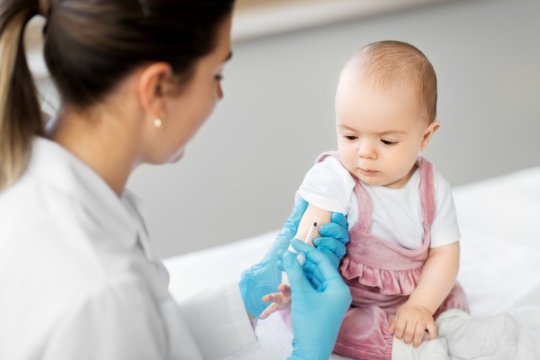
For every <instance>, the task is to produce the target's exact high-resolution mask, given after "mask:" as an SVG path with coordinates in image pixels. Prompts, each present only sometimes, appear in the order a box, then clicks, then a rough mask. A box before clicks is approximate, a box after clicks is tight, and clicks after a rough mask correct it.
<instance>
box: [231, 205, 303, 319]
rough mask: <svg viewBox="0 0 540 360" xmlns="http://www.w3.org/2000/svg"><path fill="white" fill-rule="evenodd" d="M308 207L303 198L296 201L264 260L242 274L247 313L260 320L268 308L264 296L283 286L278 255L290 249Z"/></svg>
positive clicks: (243, 296)
mask: <svg viewBox="0 0 540 360" xmlns="http://www.w3.org/2000/svg"><path fill="white" fill-rule="evenodd" d="M307 205H308V203H307V202H306V201H304V200H303V199H301V198H299V199H298V201H296V204H295V206H294V210H293V212H292V214H291V216H290V217H289V219H288V220H287V221H286V222H285V225H284V226H283V228H282V229H281V231H280V232H279V234H278V236H277V237H276V239H275V240H274V242H273V243H272V246H271V247H270V249H269V250H268V251H267V253H266V254H265V255H264V257H263V258H262V260H261V261H260V262H259V263H257V264H255V265H253V266H251V267H250V268H248V269H246V270H244V272H243V273H242V276H241V279H240V283H239V284H238V286H239V287H240V293H241V294H242V299H243V300H244V306H245V307H246V310H247V312H248V313H249V314H250V315H252V316H254V317H257V318H258V317H259V316H260V315H261V313H262V312H263V311H264V309H266V307H267V306H268V303H266V302H264V301H263V300H262V298H263V296H264V295H267V294H271V293H274V292H276V291H277V287H278V285H279V284H281V270H280V269H279V266H278V261H279V259H278V253H282V252H284V251H286V250H287V248H288V247H289V244H290V243H291V240H292V238H293V237H294V235H296V231H297V230H298V224H299V223H300V219H302V216H303V215H304V212H305V211H306V208H307Z"/></svg>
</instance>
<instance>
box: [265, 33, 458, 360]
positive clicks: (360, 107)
mask: <svg viewBox="0 0 540 360" xmlns="http://www.w3.org/2000/svg"><path fill="white" fill-rule="evenodd" d="M436 104H437V78H436V76H435V72H434V70H433V67H432V65H431V63H430V62H429V60H428V59H427V58H426V56H425V55H424V54H423V53H422V52H420V51H419V50H418V49H416V48H415V47H414V46H411V45H409V44H406V43H402V42H397V41H382V42H377V43H373V44H370V45H367V46H366V47H364V48H363V49H361V50H360V51H359V52H358V53H357V54H355V55H354V56H353V57H352V58H351V59H350V60H349V61H348V63H347V64H346V65H345V67H344V69H343V70H342V73H341V76H340V79H339V83H338V87H337V92H336V99H335V108H336V129H337V135H338V150H337V152H333V153H326V154H323V155H322V156H320V157H319V158H318V160H317V162H316V164H315V165H314V166H313V167H312V168H311V169H310V170H309V171H308V173H307V174H306V176H305V178H304V182H303V183H302V185H301V186H300V188H299V190H298V192H297V196H300V197H302V198H303V199H305V200H306V201H307V202H308V203H309V206H308V208H307V210H306V212H305V214H304V216H303V218H302V221H301V222H300V226H299V231H298V234H297V236H296V237H297V238H300V239H304V238H305V236H306V234H307V233H308V232H309V230H310V228H311V227H312V225H313V219H318V221H317V225H321V224H324V223H326V222H329V221H330V216H331V214H332V212H342V213H345V214H347V216H348V221H349V233H350V243H349V244H348V245H347V254H346V255H345V257H344V258H343V260H342V263H341V265H340V272H341V274H342V276H343V278H344V280H345V282H346V283H347V284H348V285H349V287H350V289H351V294H352V296H353V304H352V306H351V308H350V309H349V311H348V312H347V314H346V315H345V318H344V320H343V325H342V327H341V330H340V334H339V336H338V339H337V342H336V346H335V349H334V351H335V352H336V353H338V354H342V355H345V356H349V357H353V358H358V359H370V360H374V359H390V358H391V354H392V348H393V341H394V336H395V337H396V338H398V339H401V340H402V342H403V343H405V344H410V343H412V344H414V346H418V345H420V344H421V343H422V341H423V340H424V335H425V332H426V331H427V333H428V334H429V336H426V338H427V337H429V338H430V339H434V338H436V336H437V327H436V325H435V320H434V319H435V318H436V317H437V316H438V315H439V314H440V313H441V312H443V311H445V310H448V309H460V310H463V311H468V305H467V300H466V298H465V294H464V292H463V290H462V289H461V287H460V286H459V285H458V284H456V276H457V273H458V267H459V239H460V233H459V229H458V225H457V221H456V214H455V209H454V203H453V199H452V192H451V188H450V186H449V184H448V183H447V182H446V181H445V179H444V178H443V177H442V176H441V175H440V174H439V173H438V172H437V171H436V170H435V169H434V168H433V166H432V165H431V163H429V162H428V161H427V160H425V159H424V158H422V157H420V156H419V153H420V152H421V151H422V150H424V149H426V147H427V146H428V144H429V142H430V140H431V138H432V136H433V134H434V133H435V132H436V131H437V129H438V128H439V125H440V124H439V121H437V120H435V115H436ZM279 290H280V291H281V293H276V294H269V295H267V296H266V297H265V298H264V300H265V301H268V302H273V304H272V305H271V306H270V307H269V308H268V309H267V311H265V313H263V314H262V316H261V318H264V317H267V316H268V315H269V314H270V313H271V312H273V311H275V310H276V309H283V308H285V307H286V306H287V305H288V303H289V301H290V289H289V288H288V287H287V286H286V285H281V286H280V288H279Z"/></svg>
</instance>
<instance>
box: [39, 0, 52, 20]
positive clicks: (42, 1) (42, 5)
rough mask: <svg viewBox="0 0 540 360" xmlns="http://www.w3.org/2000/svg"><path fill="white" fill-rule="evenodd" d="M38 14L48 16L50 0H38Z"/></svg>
mask: <svg viewBox="0 0 540 360" xmlns="http://www.w3.org/2000/svg"><path fill="white" fill-rule="evenodd" d="M38 2H39V14H40V15H41V16H43V17H45V18H48V17H49V14H50V12H51V0H38Z"/></svg>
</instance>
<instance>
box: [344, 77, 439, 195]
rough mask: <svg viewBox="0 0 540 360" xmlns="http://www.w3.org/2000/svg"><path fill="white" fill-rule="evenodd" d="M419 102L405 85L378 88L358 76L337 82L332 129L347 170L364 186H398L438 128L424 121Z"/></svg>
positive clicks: (433, 123)
mask: <svg viewBox="0 0 540 360" xmlns="http://www.w3.org/2000/svg"><path fill="white" fill-rule="evenodd" d="M419 104H420V103H419V101H418V98H417V95H416V92H415V91H414V88H413V87H412V86H410V84H409V85H408V84H396V85H392V86H389V87H387V88H383V87H380V86H377V85H374V84H372V83H370V82H368V81H363V80H362V79H358V78H356V79H355V81H352V80H350V81H347V80H344V81H341V83H340V84H339V87H338V92H337V95H336V127H337V136H338V152H339V155H340V158H341V161H342V162H343V164H344V165H345V167H346V168H347V170H349V172H351V173H352V174H353V175H355V176H356V177H357V178H358V179H359V180H361V181H362V182H364V183H365V184H368V185H380V186H386V187H390V188H401V187H403V186H404V185H405V184H406V183H407V181H408V180H409V177H410V176H411V175H412V173H413V171H414V165H415V162H416V159H417V157H418V154H419V152H420V151H421V150H423V149H424V148H425V147H426V146H427V144H428V143H429V140H430V138H431V135H432V134H433V132H434V131H435V130H437V128H438V126H439V124H438V122H437V121H434V122H432V123H431V124H429V125H428V124H427V121H426V120H425V119H424V118H423V117H422V114H423V112H422V108H421V107H420V106H419Z"/></svg>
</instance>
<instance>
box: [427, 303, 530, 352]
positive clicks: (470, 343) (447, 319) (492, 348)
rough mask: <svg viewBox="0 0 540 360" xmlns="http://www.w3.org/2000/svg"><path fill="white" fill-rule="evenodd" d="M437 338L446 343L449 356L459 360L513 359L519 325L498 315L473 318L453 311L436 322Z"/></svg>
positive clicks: (506, 315) (510, 317)
mask: <svg viewBox="0 0 540 360" xmlns="http://www.w3.org/2000/svg"><path fill="white" fill-rule="evenodd" d="M435 323H436V325H437V334H438V336H439V337H443V338H445V339H446V341H447V344H448V352H449V354H450V355H451V356H453V357H457V358H460V359H483V358H486V359H514V356H515V354H516V351H517V343H518V331H519V328H518V324H517V322H516V321H515V319H514V318H513V317H512V316H510V315H508V314H506V313H501V314H497V315H495V316H491V317H486V318H473V317H471V316H470V315H469V314H467V313H465V312H463V311H461V310H457V309H452V310H448V311H445V312H444V313H442V314H441V315H440V316H439V317H438V318H437V320H436V322H435Z"/></svg>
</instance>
